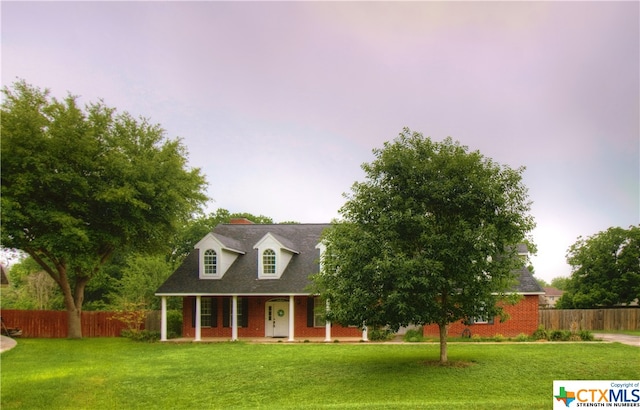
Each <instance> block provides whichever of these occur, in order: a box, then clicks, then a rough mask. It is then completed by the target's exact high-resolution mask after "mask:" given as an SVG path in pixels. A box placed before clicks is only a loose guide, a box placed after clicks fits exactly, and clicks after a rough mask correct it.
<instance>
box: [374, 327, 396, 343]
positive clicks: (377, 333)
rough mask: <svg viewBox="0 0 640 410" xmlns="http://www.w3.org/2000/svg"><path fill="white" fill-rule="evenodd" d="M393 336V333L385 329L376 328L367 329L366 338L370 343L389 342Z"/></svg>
mask: <svg viewBox="0 0 640 410" xmlns="http://www.w3.org/2000/svg"><path fill="white" fill-rule="evenodd" d="M394 336H395V333H394V332H393V331H391V330H390V329H386V328H378V329H369V332H368V337H369V340H372V341H385V340H391V339H393V337H394Z"/></svg>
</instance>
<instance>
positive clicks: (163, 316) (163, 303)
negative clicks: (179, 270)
mask: <svg viewBox="0 0 640 410" xmlns="http://www.w3.org/2000/svg"><path fill="white" fill-rule="evenodd" d="M160 341H161V342H166V341H167V297H166V296H163V297H162V298H161V299H160Z"/></svg>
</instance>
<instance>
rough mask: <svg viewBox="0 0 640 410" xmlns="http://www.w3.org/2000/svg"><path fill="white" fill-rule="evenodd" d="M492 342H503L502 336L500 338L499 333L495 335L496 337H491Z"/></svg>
mask: <svg viewBox="0 0 640 410" xmlns="http://www.w3.org/2000/svg"><path fill="white" fill-rule="evenodd" d="M493 341H494V342H502V341H504V336H502V335H501V334H500V333H496V335H495V336H493Z"/></svg>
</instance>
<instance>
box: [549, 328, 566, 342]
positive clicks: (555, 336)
mask: <svg viewBox="0 0 640 410" xmlns="http://www.w3.org/2000/svg"><path fill="white" fill-rule="evenodd" d="M570 339H571V331H570V330H553V331H552V332H551V334H550V335H549V340H553V341H563V342H566V341H567V340H570Z"/></svg>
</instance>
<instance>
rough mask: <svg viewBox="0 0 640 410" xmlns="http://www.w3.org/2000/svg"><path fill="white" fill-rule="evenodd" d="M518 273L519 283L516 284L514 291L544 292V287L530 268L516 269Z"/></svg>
mask: <svg viewBox="0 0 640 410" xmlns="http://www.w3.org/2000/svg"><path fill="white" fill-rule="evenodd" d="M516 273H517V275H518V284H517V285H516V287H515V289H513V291H514V292H518V293H528V294H531V293H540V294H544V289H542V286H540V284H539V283H538V281H537V280H536V278H534V277H533V274H532V273H531V272H529V269H527V268H522V269H520V270H518V271H516Z"/></svg>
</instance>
